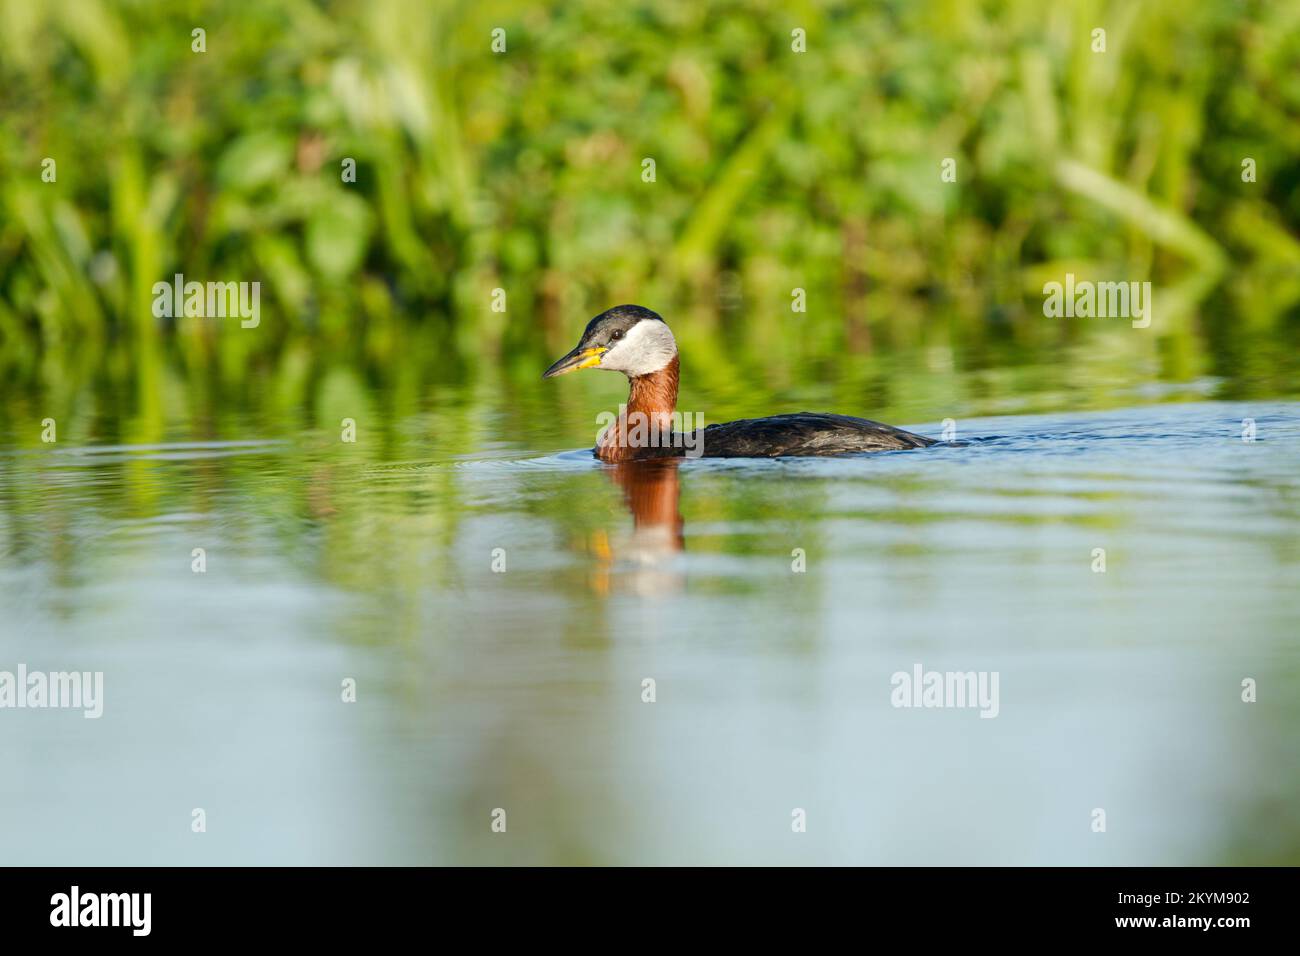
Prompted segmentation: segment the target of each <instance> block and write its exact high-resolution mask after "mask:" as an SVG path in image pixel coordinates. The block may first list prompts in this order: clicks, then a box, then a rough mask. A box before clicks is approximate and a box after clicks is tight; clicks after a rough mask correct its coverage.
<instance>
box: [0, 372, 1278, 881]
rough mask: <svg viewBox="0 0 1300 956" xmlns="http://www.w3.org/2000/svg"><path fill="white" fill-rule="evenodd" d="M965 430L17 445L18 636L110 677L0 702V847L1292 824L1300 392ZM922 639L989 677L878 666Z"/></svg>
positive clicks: (13, 546)
mask: <svg viewBox="0 0 1300 956" xmlns="http://www.w3.org/2000/svg"><path fill="white" fill-rule="evenodd" d="M555 394H559V393H555ZM786 410H790V409H788V408H787V409H786ZM1244 418H1253V419H1255V421H1256V422H1257V429H1258V433H1257V434H1258V440H1256V441H1254V442H1251V443H1246V442H1243V441H1242V440H1241V433H1242V424H1241V423H1242V420H1243V419H1244ZM584 420H585V419H584ZM901 423H902V422H900V424H901ZM911 427H915V428H917V429H918V430H921V431H923V432H925V433H927V434H932V435H936V436H937V435H938V433H939V429H940V425H939V424H938V423H935V422H930V423H924V422H921V423H913V424H912V426H911ZM958 427H959V433H958V437H959V438H960V439H963V440H967V439H968V440H970V441H969V444H966V445H964V446H961V447H938V448H935V449H932V450H926V451H917V452H896V453H888V454H882V455H877V456H872V457H865V458H858V459H844V460H831V461H788V462H710V461H694V462H686V463H684V464H682V465H681V466H680V468H668V469H663V468H660V469H644V468H642V469H639V470H638V469H637V468H630V469H624V470H621V471H620V470H615V469H612V468H609V467H606V466H602V465H599V464H597V463H595V462H593V461H592V460H591V459H590V457H589V456H588V455H587V454H586V453H575V452H565V451H559V452H558V453H557V449H564V448H572V447H573V446H574V444H576V441H575V440H574V439H575V436H577V437H579V438H580V437H581V436H580V435H579V433H578V432H576V431H574V430H573V429H572V428H571V427H570V426H561V425H558V424H547V425H545V426H536V427H535V428H534V430H532V431H529V430H527V429H524V430H521V429H520V428H518V427H517V421H516V420H515V419H514V418H512V416H511V415H510V414H509V413H508V412H506V411H503V410H502V407H501V406H490V407H489V408H488V409H487V410H486V411H483V412H482V413H481V414H480V413H479V412H478V411H471V412H468V413H466V414H465V415H463V416H461V417H458V418H457V419H456V420H455V422H449V421H444V420H442V419H440V418H434V419H425V418H420V417H415V418H411V419H407V420H403V421H400V422H399V423H397V424H395V425H393V426H391V427H390V428H388V429H386V430H384V431H382V432H379V431H376V430H375V429H369V430H367V426H366V424H365V423H364V422H363V424H362V426H361V440H360V441H359V442H358V443H357V444H356V445H344V444H341V443H340V442H339V441H338V434H337V433H336V432H326V431H323V430H303V431H296V432H293V433H290V434H283V435H280V436H278V437H276V438H275V439H274V440H261V439H259V438H258V430H257V429H256V428H255V427H254V426H253V424H251V423H246V424H244V425H240V424H239V423H236V425H234V426H231V425H229V424H227V425H226V426H224V427H223V428H222V429H221V431H222V432H223V434H221V435H220V436H218V437H213V438H212V439H211V440H195V439H194V437H193V435H192V434H190V435H188V436H185V435H172V434H170V433H169V434H166V435H163V436H162V440H158V441H151V442H141V441H125V440H124V441H116V442H108V441H104V440H103V439H102V437H101V438H97V437H96V436H94V435H91V436H89V437H88V439H87V440H85V441H82V440H78V437H77V436H72V437H69V438H63V437H62V436H61V438H60V441H59V442H58V443H57V444H54V445H46V446H32V445H31V444H30V443H29V444H27V445H26V446H25V447H17V446H15V445H14V444H9V445H7V446H6V447H4V448H3V449H2V450H0V605H2V607H3V620H0V634H3V641H2V642H0V649H2V651H3V658H2V659H0V670H10V671H12V670H14V669H15V667H16V665H17V664H18V663H20V662H21V663H25V664H26V665H27V667H28V668H29V669H32V670H45V671H52V670H72V669H75V670H83V671H103V673H104V682H105V690H104V693H105V701H104V713H103V716H102V717H101V718H100V719H98V720H87V719H83V717H82V716H81V714H80V713H79V712H75V711H56V710H45V711H39V710H3V711H0V753H3V763H4V770H3V772H0V857H2V858H3V862H6V863H61V864H71V863H76V864H86V863H97V864H108V863H133V864H135V863H236V862H254V863H404V864H418V863H479V862H492V863H630V862H638V861H640V862H650V863H723V862H732V863H763V862H779V863H811V862H832V863H956V864H962V863H1080V864H1104V863H1112V864H1137V863H1159V864H1192V863H1207V864H1208V863H1277V862H1290V863H1300V799H1297V798H1298V797H1300V737H1298V736H1297V733H1296V727H1297V718H1298V717H1300V660H1298V658H1297V650H1296V648H1297V641H1296V638H1297V635H1298V634H1300V469H1297V464H1298V463H1300V455H1297V450H1298V449H1300V403H1242V404H1229V403H1215V402H1203V403H1191V404H1162V405H1151V406H1147V407H1133V408H1129V409H1124V410H1118V411H1105V412H1095V413H1084V414H1070V415H1060V414H1055V415H1026V416H1015V417H1004V418H985V419H970V420H963V421H961V422H960V423H959V426H958ZM593 430H594V426H593ZM449 431H451V432H454V435H450V436H449ZM561 434H563V435H564V436H565V437H566V438H567V439H568V440H567V441H565V440H558V436H560V435H561ZM235 438H238V440H232V439H235ZM195 548H203V549H205V553H206V572H204V573H195V572H194V571H193V570H192V562H193V561H194V558H193V557H192V553H193V549H195ZM497 549H500V550H497ZM797 549H798V550H797ZM1095 549H1105V562H1106V565H1105V567H1106V570H1105V572H1104V573H1098V572H1097V571H1095V570H1094V565H1095V564H1096V561H1097V559H1096V558H1095V557H1094V551H1095ZM800 555H802V561H803V562H804V566H805V570H803V571H802V572H796V571H795V570H794V569H793V567H792V566H793V565H794V564H795V563H796V562H798V561H799V560H800ZM494 564H495V567H496V569H494ZM502 567H504V570H500V568H502ZM916 664H920V665H922V666H923V667H924V668H925V669H927V670H957V671H971V670H973V671H988V672H996V673H997V674H998V675H999V713H998V716H997V717H996V718H995V719H981V718H980V717H979V714H978V712H977V711H976V710H971V709H901V708H894V707H892V706H891V703H890V692H891V675H893V674H894V673H895V672H897V671H907V672H910V671H911V670H912V668H913V666H914V665H916ZM348 678H351V679H353V680H355V681H356V687H357V699H356V702H355V703H345V702H343V700H342V699H341V696H342V693H341V684H342V682H343V681H344V680H345V679H348ZM647 678H649V679H653V680H654V681H655V685H654V688H655V698H656V699H655V701H654V702H653V703H646V702H643V700H642V696H643V681H644V680H646V679H647ZM1245 678H1252V679H1254V680H1255V681H1257V686H1258V698H1259V699H1258V702H1257V703H1250V704H1248V703H1243V702H1242V700H1241V693H1242V688H1241V684H1242V680H1243V679H1245ZM194 808H203V810H204V811H205V812H206V819H207V832H206V833H194V832H192V831H191V811H192V810H193V809H194ZM496 808H503V809H504V810H505V811H506V820H507V829H506V832H505V833H504V834H502V833H493V832H492V829H491V824H492V814H493V811H494V809H496ZM795 808H801V809H803V810H805V811H806V814H807V832H806V833H793V832H792V828H791V821H792V811H793V810H794V809H795ZM1094 808H1102V809H1104V810H1105V813H1106V832H1105V833H1094V832H1092V827H1091V824H1092V820H1093V817H1092V813H1093V810H1094Z"/></svg>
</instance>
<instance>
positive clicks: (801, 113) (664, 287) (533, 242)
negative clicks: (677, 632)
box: [0, 0, 1300, 434]
mask: <svg viewBox="0 0 1300 956" xmlns="http://www.w3.org/2000/svg"><path fill="white" fill-rule="evenodd" d="M787 21H789V22H787ZM0 24H2V25H3V28H0V107H2V109H0V117H2V118H0V345H2V346H3V347H2V348H0V381H6V382H8V383H18V384H20V385H22V384H23V383H24V382H30V380H32V379H33V378H35V379H39V380H40V381H42V382H44V383H45V385H46V386H47V387H49V388H51V389H53V390H55V391H56V392H57V390H58V388H59V387H60V386H59V382H60V381H63V382H64V386H65V387H66V388H67V389H71V388H72V387H73V385H72V383H71V377H70V376H69V375H67V374H66V373H65V374H63V375H61V376H54V375H52V374H51V371H50V369H51V365H50V363H54V364H63V365H64V367H65V368H71V367H72V363H73V361H74V360H73V359H72V358H71V353H72V352H74V351H76V350H78V349H90V350H94V351H95V352H96V353H98V352H99V351H100V350H105V349H107V350H108V351H109V352H112V353H115V354H116V355H117V356H118V358H117V359H116V363H115V364H113V365H111V371H109V372H108V373H106V374H108V375H110V376H114V377H115V378H116V379H117V382H116V384H117V385H118V386H120V387H121V388H122V389H123V390H124V391H125V393H127V394H134V396H135V398H134V401H133V405H134V406H135V407H136V410H137V411H138V412H139V413H140V416H141V422H142V432H141V433H142V434H148V433H150V432H156V431H157V428H158V423H159V422H160V420H161V416H162V414H163V413H162V410H161V402H162V398H161V396H162V392H163V390H164V389H165V388H166V387H167V386H166V382H167V376H166V375H164V374H163V373H162V372H160V371H159V369H160V367H161V366H163V365H167V366H169V367H172V368H174V369H175V370H177V372H178V373H179V374H181V375H183V376H186V377H187V378H194V377H209V378H211V379H213V380H214V381H219V382H224V383H226V384H227V385H230V384H232V383H238V384H240V385H241V386H243V385H247V383H249V382H251V381H252V380H253V378H254V377H258V378H263V379H264V378H265V377H266V376H268V375H269V376H272V377H276V376H284V377H285V383H284V385H283V387H282V390H284V391H295V390H298V389H299V388H300V387H301V386H302V383H303V377H304V375H306V376H307V377H308V378H311V377H313V376H316V375H319V374H320V373H321V370H322V369H324V368H327V367H330V366H333V365H337V364H339V363H352V364H358V365H368V366H370V368H371V369H372V371H371V372H370V374H377V375H383V376H389V375H393V374H394V373H393V371H392V369H393V367H394V366H395V365H406V366H407V367H409V366H411V365H412V364H414V365H415V366H416V367H417V368H418V369H419V372H417V373H411V372H407V373H403V374H405V376H406V379H407V380H408V381H409V380H410V379H411V378H412V377H414V378H421V377H425V376H426V375H427V374H431V373H433V372H435V371H436V372H437V373H438V374H440V375H441V374H445V373H447V372H448V371H449V370H463V369H464V368H472V367H473V365H474V364H475V363H476V362H477V361H478V360H479V359H481V358H483V357H490V358H493V359H494V360H495V359H499V358H502V357H506V356H509V355H510V354H512V353H513V354H518V355H524V356H530V355H531V354H532V353H533V352H535V353H536V354H537V355H541V354H543V353H545V352H547V351H549V350H553V349H554V347H555V346H556V345H557V344H558V340H559V339H565V340H567V339H568V338H569V337H570V336H571V333H572V328H571V326H572V325H574V324H576V323H577V322H579V321H580V320H581V319H583V318H585V317H586V316H587V315H589V314H591V313H593V312H594V311H597V310H598V309H599V308H601V307H604V306H607V305H609V304H611V302H613V301H616V300H617V301H622V300H627V299H633V300H647V301H649V302H650V304H652V305H654V306H655V307H657V308H659V309H660V310H662V311H664V312H665V313H666V314H670V315H675V316H680V317H682V318H683V319H685V320H686V322H685V325H686V326H687V327H686V328H685V329H683V331H682V332H681V335H680V337H682V338H683V339H684V340H685V342H686V343H687V344H689V345H690V346H691V348H692V350H693V354H696V355H701V356H706V357H708V359H709V361H708V362H707V367H705V366H706V363H703V362H702V363H701V368H699V369H697V370H696V375H697V376H698V377H699V378H698V379H697V380H701V381H704V382H705V383H707V384H708V385H709V386H710V387H713V388H725V387H727V382H728V380H730V379H733V378H734V377H735V376H736V375H737V374H738V373H739V372H740V371H742V370H743V371H744V372H745V373H746V374H756V375H758V376H770V377H772V378H773V379H774V384H779V383H781V382H783V381H788V380H789V379H790V377H791V375H792V373H791V370H790V365H789V363H791V362H793V361H796V360H797V361H801V362H802V361H817V360H822V361H826V362H841V361H843V359H842V356H843V354H845V353H847V354H850V355H858V354H863V353H865V352H867V351H868V350H883V351H884V352H885V353H889V352H890V351H891V350H894V349H897V348H899V347H912V346H918V345H927V344H928V345H937V346H941V347H948V346H954V345H955V346H958V347H961V348H962V349H963V350H964V352H965V354H967V355H979V354H981V352H983V351H985V350H987V349H988V348H989V347H991V343H996V342H1002V343H1008V344H1010V345H1012V346H1014V347H1018V348H1024V347H1030V348H1034V349H1041V348H1042V347H1044V346H1046V345H1053V344H1059V343H1061V342H1063V341H1067V340H1068V339H1069V338H1070V337H1071V336H1075V335H1077V334H1078V333H1077V332H1075V331H1074V330H1070V329H1062V328H1061V327H1052V328H1048V327H1046V326H1045V325H1044V323H1043V322H1042V321H1041V318H1042V317H1041V313H1040V312H1039V310H1038V306H1039V299H1040V297H1039V296H1038V294H1037V293H1036V292H1035V290H1036V289H1041V283H1042V281H1044V278H1045V277H1052V276H1059V274H1060V273H1063V272H1064V271H1066V270H1067V269H1068V270H1071V271H1074V272H1076V273H1077V274H1080V275H1085V274H1087V275H1094V276H1102V277H1105V276H1114V277H1119V278H1124V279H1130V280H1132V279H1145V278H1150V279H1152V280H1153V282H1154V283H1155V285H1156V287H1157V290H1158V293H1157V294H1158V295H1159V296H1160V297H1161V302H1162V303H1163V306H1164V315H1165V317H1166V318H1167V319H1168V321H1166V322H1163V323H1160V324H1159V325H1158V327H1157V328H1156V329H1155V331H1154V332H1153V333H1152V334H1151V335H1149V336H1138V335H1129V336H1125V337H1122V338H1120V339H1119V340H1118V341H1117V343H1116V347H1117V348H1118V349H1120V350H1126V351H1128V352H1129V353H1130V354H1132V355H1135V356H1140V355H1144V354H1152V352H1153V348H1154V347H1153V345H1152V343H1153V341H1155V340H1157V339H1167V340H1169V341H1170V347H1169V348H1166V349H1165V350H1164V352H1165V356H1166V358H1167V359H1168V358H1169V357H1170V356H1181V358H1177V359H1176V360H1174V361H1175V362H1176V365H1177V368H1175V369H1172V371H1173V372H1174V373H1175V374H1182V373H1184V372H1186V373H1190V372H1191V371H1193V370H1198V369H1200V370H1204V369H1205V367H1206V366H1209V365H1212V364H1213V363H1214V362H1217V361H1220V360H1221V355H1222V354H1224V350H1222V349H1219V350H1217V351H1212V350H1211V349H1210V348H1209V347H1208V342H1209V341H1211V340H1213V339H1214V338H1215V337H1216V336H1220V337H1221V336H1222V334H1223V330H1225V329H1227V328H1229V327H1230V326H1229V325H1228V323H1234V324H1233V326H1231V327H1233V328H1236V327H1240V326H1243V325H1244V326H1249V328H1250V330H1251V334H1253V335H1255V336H1261V337H1263V339H1264V340H1265V341H1273V340H1281V339H1284V337H1285V335H1286V331H1285V323H1286V322H1287V321H1288V320H1287V316H1288V315H1289V314H1291V313H1292V312H1293V311H1294V309H1295V306H1296V303H1297V302H1300V278H1297V270H1296V265H1297V263H1300V242H1298V241H1297V239H1296V236H1295V233H1296V223H1297V218H1298V217H1300V207H1297V202H1300V198H1298V197H1300V191H1298V190H1297V188H1296V187H1297V183H1298V182H1300V167H1298V166H1297V164H1296V161H1295V159H1294V157H1295V156H1296V155H1300V93H1298V92H1297V90H1296V87H1295V85H1294V84H1293V83H1291V82H1290V78H1291V77H1293V76H1295V75H1296V73H1297V67H1298V66H1300V41H1297V40H1296V39H1295V38H1296V37H1297V36H1298V35H1300V30H1298V29H1296V28H1297V27H1300V2H1297V0H1284V2H1277V3H1271V4H1259V5H1255V4H1245V5H1243V4H1240V3H1236V2H1232V0H1217V2H1207V3H1201V4H1195V5H1190V6H1189V5H1188V4H1186V3H1182V2H1179V0H1152V2H1149V3H1145V4H1102V3H1099V2H1084V0H1081V2H1079V3H1076V4H1073V5H1070V6H1067V7H1051V5H1048V6H1044V5H1042V4H1040V3H1037V2H1035V0H1011V2H1007V3H1005V4H1001V5H999V6H998V8H997V10H996V11H993V12H989V11H981V10H979V9H978V8H971V7H970V5H967V4H954V3H949V2H939V0H934V2H930V3H921V4H887V5H883V6H879V5H877V6H874V7H873V8H872V9H862V10H856V9H854V10H850V9H844V8H840V7H837V6H829V5H821V4H808V5H806V6H805V7H803V8H801V9H797V10H795V11H794V12H790V11H789V10H787V9H786V7H785V6H784V5H780V4H776V3H775V2H761V3H759V4H757V5H754V4H749V5H742V4H734V5H724V6H722V7H717V8H712V9H711V10H710V12H709V14H708V16H707V18H705V17H704V15H703V14H702V13H691V12H689V11H688V10H687V8H686V7H683V8H681V9H680V10H677V11H676V12H675V13H671V14H669V13H664V14H659V13H654V12H652V11H651V10H650V9H649V8H645V9H642V8H638V7H636V6H635V5H627V4H616V3H613V2H595V3H586V4H578V5H562V4H554V5H552V6H551V8H550V9H549V10H546V11H544V12H542V13H539V12H537V11H536V9H535V8H534V6H533V5H531V4H525V3H522V2H520V3H510V4H506V5H494V6H492V7H491V8H490V9H484V8H482V7H480V6H478V5H474V4H465V3H449V4H443V5H435V7H430V6H429V5H428V4H424V3H417V2H411V0H375V2H368V3H351V4H347V3H345V4H338V5H334V6H333V7H331V9H330V13H329V16H326V15H324V14H322V13H321V11H319V10H318V9H316V8H315V7H314V6H312V5H310V4H305V3H299V2H296V0H271V2H268V3H265V4H259V5H258V8H257V10H256V11H251V10H250V11H241V12H240V13H239V14H238V16H237V17H236V16H234V15H232V14H230V13H226V12H221V11H219V10H218V9H217V8H216V7H212V8H204V9H203V10H201V11H199V12H198V13H197V14H189V13H186V14H184V15H181V14H179V13H177V12H175V11H173V9H172V8H171V7H170V6H169V5H166V4H162V3H146V4H143V5H131V6H123V5H119V4H113V3H108V2H102V0H75V2H74V0H68V2H64V3H56V4H51V5H48V6H46V5H41V4H31V3H28V2H26V0H0ZM196 24H201V25H203V26H204V27H205V29H207V31H208V52H206V53H203V54H196V53H192V52H191V51H190V44H189V35H190V30H191V29H192V28H193V27H194V26H195V25H196ZM792 25H801V26H803V27H804V28H805V29H807V30H808V42H809V48H808V52H807V53H803V54H795V53H792V52H791V50H790V42H789V27H790V26H792ZM497 26H501V27H503V28H505V29H506V31H507V35H508V37H509V48H508V52H507V53H506V54H504V55H495V54H493V53H492V52H491V50H490V47H489V37H490V32H491V30H492V29H493V28H494V27H497ZM1097 26H1103V27H1105V28H1106V29H1107V31H1108V34H1107V51H1106V52H1105V53H1094V52H1093V51H1092V50H1091V48H1090V33H1091V31H1092V29H1094V28H1095V27H1097ZM1145 37H1151V38H1158V40H1159V42H1142V43H1139V42H1137V40H1138V38H1145ZM46 156H51V157H54V158H55V159H56V160H57V162H58V173H59V178H58V182H57V183H54V184H49V183H43V182H41V179H40V170H41V160H42V159H43V158H44V157H46ZM644 156H653V157H654V158H655V159H656V161H657V163H658V169H659V176H658V181H657V182H656V183H654V184H646V183H642V182H641V181H640V177H639V170H640V165H639V164H640V160H641V158H642V157H644ZM949 156H951V157H953V158H955V159H956V160H957V163H958V170H959V174H958V182H957V183H956V184H949V183H943V182H941V181H940V179H939V175H938V173H939V162H940V160H941V159H943V158H945V157H949ZM1244 156H1250V157H1252V158H1253V159H1254V160H1255V161H1256V163H1257V166H1258V171H1259V172H1258V182H1256V183H1249V184H1248V183H1243V182H1242V181H1241V177H1240V164H1241V160H1242V158H1243V157H1244ZM343 157H353V158H355V159H356V161H357V166H358V180H357V182H356V183H355V184H344V183H342V182H341V181H340V177H339V164H340V162H341V159H342V158H343ZM176 270H179V271H184V272H186V273H187V274H191V275H199V276H202V277H203V278H215V279H222V280H237V279H260V280H262V282H263V284H264V287H265V289H266V293H267V298H266V300H265V302H264V308H265V309H266V311H267V313H268V317H269V321H268V322H267V323H266V324H265V325H264V326H263V328H262V329H261V330H260V331H259V333H258V334H255V335H250V334H243V333H241V332H240V331H239V330H237V329H232V328H224V327H215V326H213V325H212V324H211V323H204V322H192V321H190V322H187V321H178V322H176V323H174V325H173V324H167V325H163V324H161V323H160V322H159V321H157V320H155V319H154V318H153V317H152V315H151V314H150V311H149V301H150V289H151V286H152V284H153V283H154V282H155V281H158V280H159V279H162V278H165V277H167V276H168V275H170V273H171V272H172V271H176ZM498 286H500V287H502V288H504V289H506V290H507V291H508V294H509V311H508V312H507V313H505V314H502V313H498V312H493V311H492V310H491V309H490V308H489V307H488V302H489V296H490V293H491V290H492V289H493V288H495V287H498ZM796 286H797V287H800V288H804V289H806V290H808V294H809V301H810V307H809V310H808V312H807V313H804V314H800V315H798V316H793V315H792V314H791V312H790V310H789V302H790V290H791V289H792V288H794V287H796ZM1189 316H1199V317H1200V318H1199V320H1198V321H1196V322H1189V321H1186V318H1187V317H1189ZM692 339H694V341H692ZM74 346H75V348H74ZM304 362H305V363H306V364H307V367H308V368H307V371H306V372H304V370H303V369H304ZM41 363H45V364H44V365H42V364H41ZM520 364H521V367H523V366H528V367H531V366H529V363H528V362H526V361H521V363H520ZM844 371H845V374H848V375H852V374H853V372H852V370H849V369H846V370H844ZM1220 371H1221V370H1220ZM462 373H463V372H462V371H454V374H462ZM1275 378H1277V379H1279V380H1280V379H1282V378H1284V376H1275ZM3 387H5V386H3V385H0V388H3ZM62 394H63V399H64V400H66V401H70V397H71V392H69V391H65V392H63V393H62ZM150 422H152V423H153V424H152V425H149V424H148V423H150Z"/></svg>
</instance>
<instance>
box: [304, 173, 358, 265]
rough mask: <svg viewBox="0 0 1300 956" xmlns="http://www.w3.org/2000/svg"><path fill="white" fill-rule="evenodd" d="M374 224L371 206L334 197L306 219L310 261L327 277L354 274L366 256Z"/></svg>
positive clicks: (350, 196) (343, 196)
mask: <svg viewBox="0 0 1300 956" xmlns="http://www.w3.org/2000/svg"><path fill="white" fill-rule="evenodd" d="M373 222H374V217H373V216H372V215H371V213H370V207H369V206H367V205H366V203H365V202H364V201H363V200H362V199H360V198H359V197H357V196H355V195H353V194H351V193H346V192H339V193H336V194H334V195H332V196H331V197H330V199H329V201H328V202H327V203H326V204H324V205H322V206H320V207H318V208H317V209H316V210H315V211H314V212H313V213H312V214H311V217H310V218H309V219H308V220H307V259H308V260H309V261H310V262H311V264H312V266H313V267H315V269H316V271H317V272H319V273H320V274H321V275H323V276H325V277H326V278H329V279H342V278H345V277H347V276H349V275H351V274H352V273H353V272H355V271H356V269H357V266H359V265H360V264H361V260H362V258H364V256H365V254H366V248H367V247H368V246H369V244H370V233H371V229H372V228H373Z"/></svg>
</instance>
